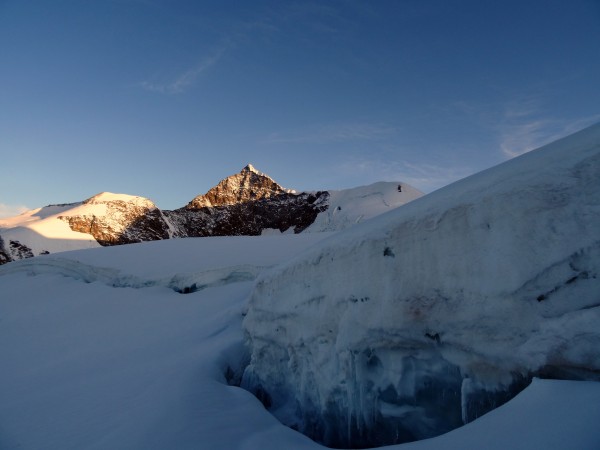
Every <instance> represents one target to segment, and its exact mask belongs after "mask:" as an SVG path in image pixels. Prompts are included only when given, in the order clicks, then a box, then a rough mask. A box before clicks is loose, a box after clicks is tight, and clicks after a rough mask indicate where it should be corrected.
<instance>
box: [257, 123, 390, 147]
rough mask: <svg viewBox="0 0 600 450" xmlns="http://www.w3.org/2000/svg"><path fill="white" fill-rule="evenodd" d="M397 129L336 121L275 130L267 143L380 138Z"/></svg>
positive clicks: (370, 139)
mask: <svg viewBox="0 0 600 450" xmlns="http://www.w3.org/2000/svg"><path fill="white" fill-rule="evenodd" d="M397 131H398V129H397V128H396V127H393V126H389V125H385V124H376V123H336V124H328V125H323V126H319V127H312V128H307V129H305V130H300V131H294V132H275V133H271V134H269V135H268V136H267V137H266V139H264V141H263V142H264V143H267V144H306V143H310V144H327V143H330V142H344V141H356V140H368V141H375V140H382V139H387V138H388V137H390V136H392V135H394V134H395V133H396V132H397Z"/></svg>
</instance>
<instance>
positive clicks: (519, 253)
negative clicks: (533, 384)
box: [243, 125, 600, 447]
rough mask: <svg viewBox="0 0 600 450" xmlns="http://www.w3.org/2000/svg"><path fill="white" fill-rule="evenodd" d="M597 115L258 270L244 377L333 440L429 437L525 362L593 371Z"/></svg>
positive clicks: (488, 398)
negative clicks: (592, 122) (578, 128)
mask: <svg viewBox="0 0 600 450" xmlns="http://www.w3.org/2000/svg"><path fill="white" fill-rule="evenodd" d="M599 276H600V125H597V126H594V127H591V128H589V129H587V130H584V131H582V132H580V133H577V134H575V135H573V136H571V137H569V138H566V139H563V140H561V141H557V142H555V143H553V144H550V145H548V146H546V147H544V148H542V149H539V150H537V151H534V152H531V153H529V154H526V155H524V156H522V157H520V158H517V159H514V160H511V161H509V162H507V163H504V164H502V165H500V166H498V167H496V168H493V169H490V170H487V171H485V172H482V173H480V174H477V175H475V176H472V177H470V178H468V179H465V180H462V181H460V182H458V183H455V184H453V185H451V186H449V187H447V188H445V189H442V190H440V191H437V192H435V193H433V194H430V195H428V196H426V197H423V198H421V199H418V200H416V201H414V202H412V203H410V204H407V205H406V206H403V207H402V208H399V209H396V210H394V211H392V212H390V213H388V214H385V215H382V216H379V217H377V218H375V219H373V220H372V221H370V222H367V223H364V224H360V225H358V226H356V227H353V228H350V229H348V230H346V231H345V232H341V233H339V234H337V235H336V236H334V237H333V238H332V239H330V240H328V241H326V242H324V243H323V244H322V245H321V246H319V247H315V248H313V249H312V250H310V251H308V252H306V253H305V254H303V255H301V256H299V257H297V258H296V259H294V260H293V261H291V262H289V263H286V264H284V265H282V266H279V267H277V268H275V269H273V270H272V271H270V272H268V273H267V274H264V275H263V276H261V277H260V278H259V280H258V281H257V284H256V286H255V290H254V292H253V294H252V297H251V300H250V304H249V308H248V313H247V316H246V318H245V321H244V327H245V330H246V335H247V340H248V344H249V348H250V350H251V362H250V364H249V366H248V367H247V369H246V371H245V374H244V378H243V386H245V387H246V388H248V389H250V390H251V391H253V392H254V393H255V394H256V395H257V397H259V398H260V399H261V400H262V401H263V402H264V403H265V404H266V405H267V406H268V407H269V408H270V410H271V411H272V412H273V413H274V414H275V415H276V416H277V417H278V418H279V419H280V420H281V421H283V422H284V423H286V424H288V425H290V426H292V427H294V428H296V429H299V430H301V431H303V432H305V433H307V434H308V435H309V436H311V437H313V438H315V439H316V440H318V441H319V442H323V443H325V444H328V445H332V446H344V447H348V446H352V447H359V446H370V445H382V444H391V443H398V442H403V441H410V440H415V439H422V438H427V437H431V436H434V435H437V434H440V433H443V432H446V431H448V430H450V429H452V428H455V427H457V426H459V425H461V424H462V423H463V422H468V421H470V420H472V419H474V418H476V417H477V416H479V415H481V414H483V413H485V412H486V411H488V410H490V409H492V408H494V407H496V406H498V405H499V404H501V403H503V402H505V401H506V400H508V399H509V398H511V397H512V396H514V395H515V394H516V393H517V392H518V391H519V390H521V389H522V388H523V387H524V386H526V385H527V383H528V382H529V380H530V379H531V377H532V376H534V375H538V376H544V377H558V378H575V379H598V378H600V329H599V328H598V323H600V279H599V278H598V277H599Z"/></svg>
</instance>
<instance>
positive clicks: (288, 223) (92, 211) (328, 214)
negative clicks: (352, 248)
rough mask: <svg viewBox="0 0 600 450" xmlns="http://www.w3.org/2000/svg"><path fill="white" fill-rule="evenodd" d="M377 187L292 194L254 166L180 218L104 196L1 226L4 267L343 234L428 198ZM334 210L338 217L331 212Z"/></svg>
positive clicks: (140, 202) (139, 200)
mask: <svg viewBox="0 0 600 450" xmlns="http://www.w3.org/2000/svg"><path fill="white" fill-rule="evenodd" d="M398 186H399V184H397V183H377V184H374V185H372V186H365V187H360V188H356V189H350V190H346V191H332V193H331V195H330V193H329V192H327V191H319V192H303V193H300V194H297V193H295V192H294V191H292V190H289V189H285V188H283V187H281V186H280V185H279V184H277V183H276V182H275V181H273V179H271V178H270V177H269V176H267V175H265V174H263V173H261V172H259V171H258V170H256V169H255V168H254V167H253V166H252V165H247V166H246V167H244V168H243V169H242V170H241V171H240V172H239V173H238V174H235V175H232V176H230V177H227V178H225V179H224V180H222V181H221V182H220V183H219V184H217V186H215V187H214V188H212V189H210V190H209V191H208V192H207V193H206V194H204V195H200V196H197V197H196V198H194V199H193V200H192V201H191V202H190V203H188V205H186V206H185V207H183V208H180V209H177V210H174V211H161V210H160V209H159V208H157V207H156V205H155V204H154V203H153V202H152V201H150V200H148V199H146V198H143V197H137V196H131V195H126V194H112V193H108V192H104V193H101V194H98V195H95V196H94V197H91V198H89V199H87V200H85V201H83V202H80V203H72V204H67V205H51V206H46V207H44V208H39V209H36V210H33V211H29V212H26V213H23V214H21V215H20V216H16V217H13V218H10V219H4V220H0V264H3V263H6V262H8V261H12V260H18V259H23V258H28V257H32V256H37V255H39V254H44V253H56V252H60V251H65V250H73V249H78V248H89V247H95V246H97V245H102V246H111V245H120V244H130V243H136V242H143V241H152V240H159V239H168V238H173V237H177V238H179V237H202V236H239V235H260V234H262V233H264V232H265V231H267V232H268V231H271V232H272V231H273V230H278V231H280V232H294V233H300V232H303V231H306V230H307V228H308V231H312V232H315V231H316V232H318V231H337V230H340V229H344V228H346V227H348V226H351V225H353V224H355V223H357V222H360V221H362V220H366V219H368V218H370V217H373V216H375V215H377V214H381V213H382V212H384V211H388V210H389V209H391V208H394V207H397V206H399V205H402V204H404V203H407V202H409V201H411V200H413V199H414V198H416V197H418V196H419V195H421V194H420V193H419V192H418V191H416V190H415V189H413V188H411V187H410V186H404V189H403V190H402V192H399V188H398ZM332 208H333V210H332Z"/></svg>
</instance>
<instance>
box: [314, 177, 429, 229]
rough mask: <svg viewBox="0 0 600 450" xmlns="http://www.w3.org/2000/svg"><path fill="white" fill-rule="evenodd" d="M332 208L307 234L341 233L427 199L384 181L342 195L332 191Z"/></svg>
mask: <svg viewBox="0 0 600 450" xmlns="http://www.w3.org/2000/svg"><path fill="white" fill-rule="evenodd" d="M328 192H329V200H328V202H327V203H328V208H327V209H326V210H325V211H323V212H321V213H319V215H318V216H317V218H316V219H315V221H314V222H313V224H312V225H311V226H309V227H308V228H307V229H306V230H305V232H319V231H340V230H344V229H346V228H348V227H350V226H352V225H354V224H357V223H360V222H364V221H365V220H369V219H371V218H373V217H375V216H378V215H380V214H383V213H385V212H388V211H390V210H392V209H394V208H398V207H399V206H402V205H404V204H406V203H408V202H411V201H413V200H415V199H417V198H419V197H421V196H422V195H423V193H422V192H420V191H418V190H417V189H415V188H413V187H412V186H410V185H408V184H404V183H391V182H385V181H381V182H379V183H374V184H370V185H368V186H360V187H357V188H353V189H344V190H341V191H328Z"/></svg>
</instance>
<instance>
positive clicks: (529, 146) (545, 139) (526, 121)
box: [500, 112, 600, 158]
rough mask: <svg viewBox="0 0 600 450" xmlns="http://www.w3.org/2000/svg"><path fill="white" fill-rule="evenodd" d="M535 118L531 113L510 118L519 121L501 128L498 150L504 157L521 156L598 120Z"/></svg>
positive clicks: (508, 123) (598, 116)
mask: <svg viewBox="0 0 600 450" xmlns="http://www.w3.org/2000/svg"><path fill="white" fill-rule="evenodd" d="M535 116H536V114H534V113H533V112H532V113H529V114H522V115H517V116H512V117H517V118H518V119H519V120H516V121H515V120H508V121H507V123H505V124H504V125H502V126H501V131H500V140H501V142H500V148H501V149H502V152H503V153H504V155H505V156H507V157H509V158H514V157H516V156H519V155H522V154H524V153H527V152H529V151H531V150H534V149H536V148H539V147H541V146H543V145H545V144H548V143H550V142H552V141H555V140H557V139H560V138H562V137H565V136H567V135H569V134H572V133H575V132H576V131H579V130H581V129H583V128H585V127H587V126H589V125H592V124H593V123H595V122H598V121H599V120H600V114H596V115H593V116H589V117H580V118H577V119H573V120H568V119H554V118H540V117H535Z"/></svg>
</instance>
